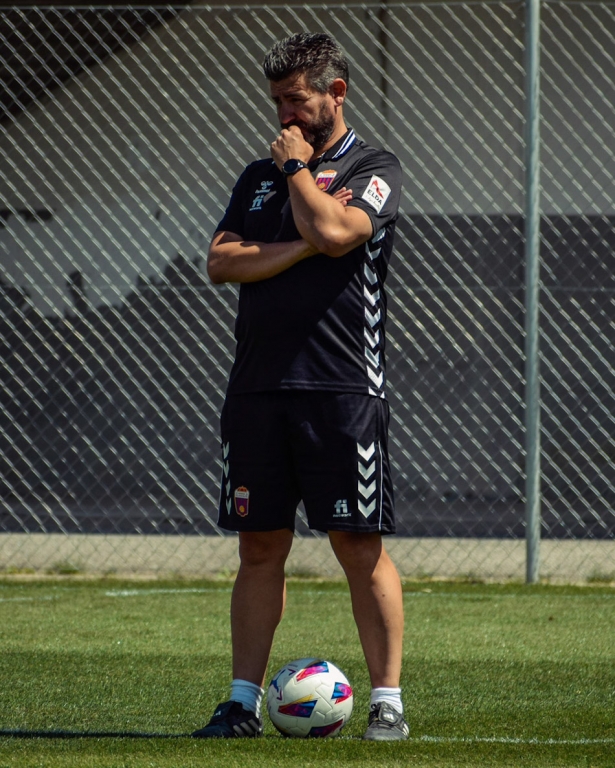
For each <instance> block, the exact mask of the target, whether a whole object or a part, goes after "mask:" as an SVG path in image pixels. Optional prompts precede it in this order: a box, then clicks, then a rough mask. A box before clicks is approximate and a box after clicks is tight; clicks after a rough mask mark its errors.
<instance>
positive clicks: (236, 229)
mask: <svg viewBox="0 0 615 768" xmlns="http://www.w3.org/2000/svg"><path fill="white" fill-rule="evenodd" d="M250 168H251V166H248V167H247V168H246V169H245V170H244V172H243V173H242V174H241V176H240V177H239V178H238V179H237V183H236V184H235V186H234V187H233V192H232V193H231V199H230V201H229V204H228V206H227V208H226V212H225V213H224V216H223V217H222V220H221V221H220V223H219V224H218V226H217V227H216V230H215V231H216V232H233V233H234V234H236V235H239V236H240V237H244V231H243V230H244V221H245V196H246V195H245V193H246V184H247V176H248V171H249V170H250Z"/></svg>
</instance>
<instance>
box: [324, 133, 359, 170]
mask: <svg viewBox="0 0 615 768" xmlns="http://www.w3.org/2000/svg"><path fill="white" fill-rule="evenodd" d="M356 140H357V134H356V133H355V132H354V130H353V129H352V128H350V129H349V130H347V131H346V133H345V134H344V135H343V136H342V138H341V139H339V140H338V141H336V142H335V144H334V145H333V146H332V147H329V149H328V150H327V151H326V152H325V153H324V154H322V155H321V156H320V158H319V160H320V162H326V161H328V160H339V158H340V157H343V156H344V155H345V154H346V152H348V150H349V149H350V147H352V145H353V144H354V143H355V141H356Z"/></svg>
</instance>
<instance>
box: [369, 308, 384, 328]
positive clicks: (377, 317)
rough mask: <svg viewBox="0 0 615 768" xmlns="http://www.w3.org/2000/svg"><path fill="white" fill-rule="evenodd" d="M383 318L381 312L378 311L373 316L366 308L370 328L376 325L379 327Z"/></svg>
mask: <svg viewBox="0 0 615 768" xmlns="http://www.w3.org/2000/svg"><path fill="white" fill-rule="evenodd" d="M381 317H382V315H381V313H380V310H378V311H377V312H376V314H375V315H372V314H371V312H370V311H369V309H368V308H367V307H365V319H366V320H367V322H368V323H369V326H370V328H373V327H374V326H375V325H377V324H378V323H379V322H380V318H381Z"/></svg>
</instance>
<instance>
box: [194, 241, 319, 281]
mask: <svg viewBox="0 0 615 768" xmlns="http://www.w3.org/2000/svg"><path fill="white" fill-rule="evenodd" d="M315 253H318V249H317V248H315V247H314V246H313V245H310V244H309V243H307V242H306V241H305V240H294V241H292V242H289V243H257V242H248V241H245V240H242V238H241V237H240V236H239V235H236V234H234V233H233V232H216V233H215V234H214V237H213V240H212V241H211V245H210V246H209V253H208V255H207V274H208V275H209V279H210V280H211V281H212V283H254V282H256V281H258V280H266V279H267V278H268V277H274V276H275V275H278V274H280V272H284V271H285V270H287V269H288V268H289V267H292V266H293V265H294V264H297V262H299V261H302V260H303V259H307V258H308V257H309V256H313V255H314V254H315Z"/></svg>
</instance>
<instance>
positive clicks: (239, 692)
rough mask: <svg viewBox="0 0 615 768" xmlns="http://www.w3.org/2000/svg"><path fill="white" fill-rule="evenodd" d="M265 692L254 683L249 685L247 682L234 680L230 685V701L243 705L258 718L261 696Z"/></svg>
mask: <svg viewBox="0 0 615 768" xmlns="http://www.w3.org/2000/svg"><path fill="white" fill-rule="evenodd" d="M264 693H265V691H264V690H263V689H262V688H261V687H260V685H256V683H250V682H248V681H247V680H239V679H235V680H233V682H232V683H231V697H230V700H231V701H238V702H240V703H241V704H243V706H244V708H245V709H247V710H248V711H249V712H254V713H256V715H258V716H259V717H260V713H261V703H262V701H263V694H264Z"/></svg>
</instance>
